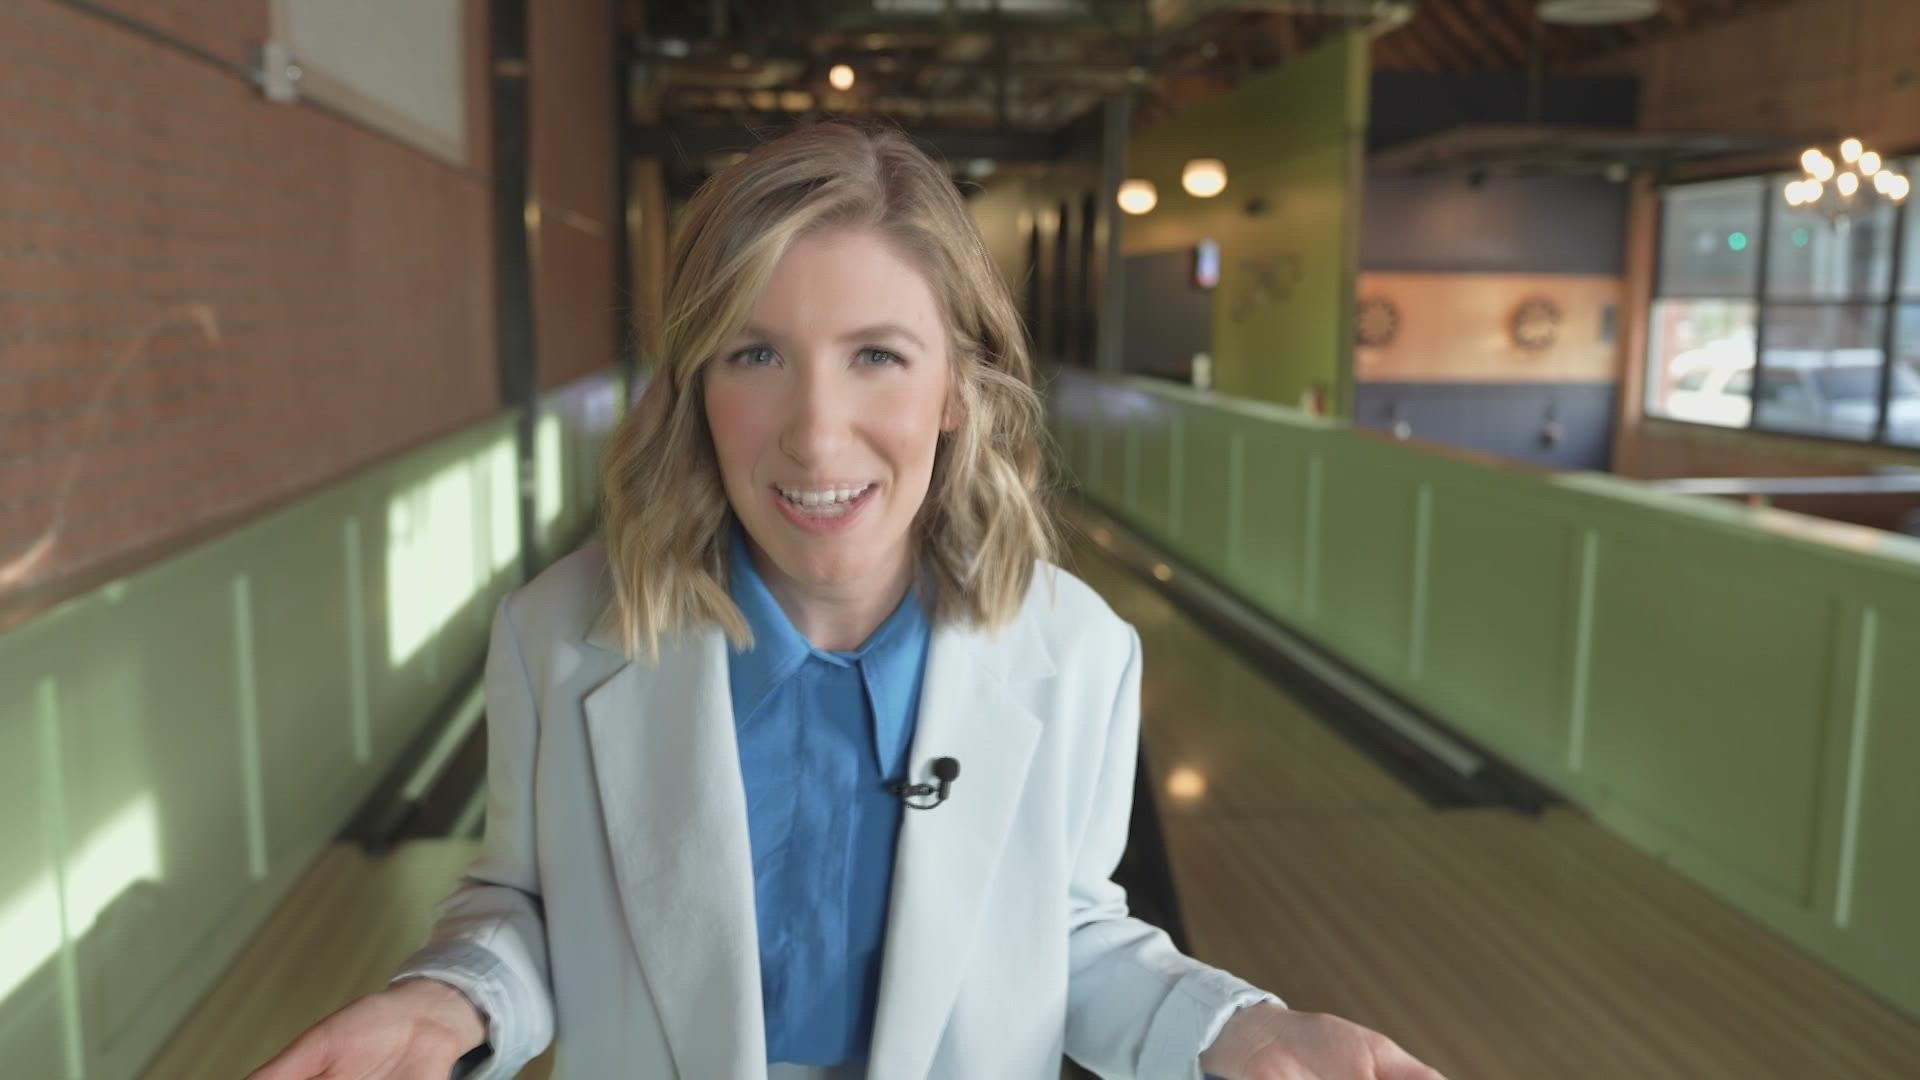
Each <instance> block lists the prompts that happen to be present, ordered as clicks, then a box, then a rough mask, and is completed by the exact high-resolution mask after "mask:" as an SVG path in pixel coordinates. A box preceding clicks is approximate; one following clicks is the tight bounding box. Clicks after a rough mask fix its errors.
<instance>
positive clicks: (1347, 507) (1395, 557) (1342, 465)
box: [1314, 448, 1418, 677]
mask: <svg viewBox="0 0 1920 1080" xmlns="http://www.w3.org/2000/svg"><path fill="white" fill-rule="evenodd" d="M1367 449H1371V448H1367ZM1415 487H1416V485H1415V481H1414V478H1413V477H1412V476H1411V475H1409V474H1408V473H1407V472H1406V471H1405V470H1400V469H1395V468H1394V467H1393V463H1391V462H1387V461H1384V460H1382V459H1381V455H1378V454H1368V453H1356V454H1335V455H1329V456H1328V457H1327V458H1326V466H1325V481H1324V483H1323V485H1322V495H1321V500H1322V512H1321V515H1320V559H1319V561H1320V581H1319V589H1318V591H1317V592H1316V594H1315V599H1314V610H1315V612H1316V618H1315V621H1314V626H1315V628H1316V630H1317V632H1318V633H1319V634H1320V635H1321V636H1323V637H1324V638H1325V639H1326V641H1327V642H1328V643H1329V644H1331V645H1333V646H1334V647H1335V648H1337V649H1338V650H1339V651H1340V652H1341V653H1342V654H1344V655H1346V656H1348V657H1350V658H1351V659H1353V660H1354V661H1356V662H1358V663H1359V664H1361V665H1362V666H1364V667H1366V668H1368V669H1369V670H1373V671H1393V672H1396V673H1399V674H1400V675H1402V676H1403V677H1404V676H1405V675H1406V674H1408V671H1407V668H1408V662H1409V658H1410V657H1411V655H1412V654H1411V648H1412V642H1413V635H1412V625H1413V621H1414V615H1415V610H1414V596H1415V593H1414V588H1413V585H1414V573H1413V572H1414V560H1415V551H1416V547H1415V540H1416V539H1417V538H1416V536H1415V516H1416V513H1417V512H1418V504H1417V502H1416V497H1415Z"/></svg>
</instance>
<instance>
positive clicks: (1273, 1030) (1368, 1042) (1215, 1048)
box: [1200, 1001, 1443, 1080]
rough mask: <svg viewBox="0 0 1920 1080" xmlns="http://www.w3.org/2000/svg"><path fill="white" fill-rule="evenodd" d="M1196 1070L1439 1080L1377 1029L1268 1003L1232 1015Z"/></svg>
mask: <svg viewBox="0 0 1920 1080" xmlns="http://www.w3.org/2000/svg"><path fill="white" fill-rule="evenodd" d="M1200 1067H1201V1069H1202V1070H1204V1071H1205V1072H1207V1073H1208V1074H1209V1075H1213V1076H1220V1077H1224V1078H1225V1080H1443V1078H1442V1077H1441V1076H1440V1074H1439V1073H1437V1072H1435V1071H1434V1070H1433V1069H1430V1068H1428V1067H1427V1066H1425V1065H1422V1064H1421V1063H1420V1062H1418V1061H1416V1060H1414V1057H1413V1055H1411V1054H1409V1053H1407V1052H1406V1051H1405V1050H1402V1049H1400V1047H1399V1046H1397V1045H1395V1043H1394V1041H1393V1040H1392V1039H1389V1038H1387V1037H1386V1036H1385V1035H1382V1034H1380V1033H1379V1032H1377V1031H1370V1030H1368V1029H1366V1028H1363V1027H1361V1026H1360V1025H1359V1024H1355V1023H1353V1022H1351V1021H1348V1020H1342V1019H1340V1018H1339V1017H1337V1016H1328V1015H1327V1014H1326V1013H1310V1012H1294V1011H1293V1010H1292V1009H1288V1008H1284V1007H1282V1006H1279V1005H1275V1004H1274V1003H1273V1002H1271V1001H1266V1002H1261V1003H1260V1004H1258V1005H1250V1006H1248V1007H1246V1008H1244V1009H1241V1010H1239V1011H1237V1012H1235V1013H1234V1014H1233V1018H1232V1019H1230V1020H1228V1021H1227V1026H1226V1027H1224V1028H1222V1029H1221V1031H1220V1036H1219V1038H1217V1039H1215V1040H1214V1041H1213V1045H1212V1046H1210V1047H1208V1048H1207V1051H1206V1053H1203V1054H1201V1055H1200Z"/></svg>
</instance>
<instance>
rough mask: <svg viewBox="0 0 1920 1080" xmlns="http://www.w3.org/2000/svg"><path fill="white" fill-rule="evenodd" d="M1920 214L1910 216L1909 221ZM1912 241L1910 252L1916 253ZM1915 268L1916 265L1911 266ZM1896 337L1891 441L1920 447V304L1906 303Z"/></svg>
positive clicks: (1890, 400) (1889, 419) (1889, 428)
mask: <svg viewBox="0 0 1920 1080" xmlns="http://www.w3.org/2000/svg"><path fill="white" fill-rule="evenodd" d="M1915 218H1920V214H1913V213H1909V214H1908V215H1907V219H1908V221H1909V222H1911V221H1913V220H1914V219H1915ZM1912 242H1913V241H1912V238H1911V237H1909V238H1908V244H1909V246H1908V248H1907V250H1908V251H1910V252H1911V251H1913V247H1912V246H1911V244H1912ZM1908 265H1909V266H1912V265H1913V264H1912V263H1909V264H1908ZM1898 318H1899V326H1898V327H1897V328H1896V331H1895V334H1894V342H1895V344H1894V353H1893V366H1892V368H1891V369H1890V374H1889V378H1891V379H1892V380H1893V387H1892V393H1891V394H1889V395H1888V401H1887V438H1888V440H1890V441H1892V442H1896V443H1900V444H1902V445H1904V446H1920V303H1910V304H1902V305H1900V309H1899V316H1898Z"/></svg>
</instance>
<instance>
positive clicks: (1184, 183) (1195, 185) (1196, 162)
mask: <svg viewBox="0 0 1920 1080" xmlns="http://www.w3.org/2000/svg"><path fill="white" fill-rule="evenodd" d="M1180 186H1181V187H1183V188H1186V189H1187V194H1189V195H1191V196H1193V197H1194V198H1196V199H1211V198H1213V197H1214V196H1215V195H1218V194H1220V193H1221V192H1222V191H1225V190H1227V166H1226V163H1225V162H1222V161H1221V160H1220V159H1219V158H1194V159H1193V160H1192V161H1189V162H1187V167H1186V168H1184V169H1182V170H1180Z"/></svg>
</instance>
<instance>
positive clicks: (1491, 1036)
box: [1069, 544, 1920, 1080]
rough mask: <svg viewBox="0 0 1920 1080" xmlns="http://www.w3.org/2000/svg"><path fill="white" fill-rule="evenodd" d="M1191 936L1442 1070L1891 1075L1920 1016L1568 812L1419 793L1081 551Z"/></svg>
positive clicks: (1290, 997) (1075, 563) (1092, 553)
mask: <svg viewBox="0 0 1920 1080" xmlns="http://www.w3.org/2000/svg"><path fill="white" fill-rule="evenodd" d="M1069 566H1070V567H1071V568H1072V569H1073V570H1074V571H1075V572H1076V573H1078V574H1079V575H1080V576H1081V577H1083V578H1085V579H1086V580H1087V581H1088V582H1089V583H1091V584H1092V585H1093V586H1094V587H1095V588H1097V589H1099V590H1100V591H1101V592H1102V593H1103V594H1104V595H1105V596H1106V597H1107V599H1108V602H1109V603H1111V604H1112V605H1113V606H1114V609H1115V610H1116V611H1118V612H1119V613H1120V615H1121V616H1122V617H1124V618H1126V619H1128V620H1129V621H1131V622H1132V623H1133V624H1134V625H1135V626H1137V627H1138V628H1139V629H1140V633H1141V639H1142V642H1143V646H1144V649H1145V664H1146V669H1145V680H1144V685H1143V688H1142V697H1143V702H1144V716H1143V721H1142V724H1143V735H1142V738H1143V740H1144V742H1145V746H1146V760H1147V769H1148V773H1149V777H1150V779H1151V781H1152V786H1153V790H1154V792H1155V797H1156V799H1157V801H1158V804H1159V807H1160V817H1161V827H1162V832H1163V834H1164V836H1165V840H1166V844H1167V848H1168V857H1169V858H1168V861H1169V864H1170V866H1171V868H1172V873H1173V879H1174V887H1175V890H1176V892H1177V894H1178V898H1179V904H1180V908H1181V912H1182V915H1183V917H1184V920H1185V924H1186V932H1187V935H1188V939H1189V942H1190V946H1191V948H1192V950H1193V952H1194V953H1195V954H1196V955H1198V956H1200V957H1201V958H1203V959H1206V960H1208V961H1210V962H1213V963H1217V964H1220V965H1221V966H1223V967H1226V968H1228V969H1230V970H1232V971H1234V972H1235V973H1237V974H1239V975H1242V976H1244V977H1246V978H1248V979H1250V980H1252V981H1254V982H1255V983H1258V984H1260V985H1263V986H1266V987H1268V988H1270V989H1272V990H1273V991H1274V992H1276V993H1278V994H1280V995H1281V996H1282V997H1284V998H1286V999H1287V1001H1288V1003H1289V1004H1291V1005H1292V1006H1294V1007H1295V1008H1299V1009H1307V1010H1312V1011H1316V1012H1330V1013H1334V1014H1337V1015H1340V1016H1344V1017H1347V1018H1349V1019H1352V1020H1355V1021H1357V1022H1360V1023H1363V1024H1366V1025H1367V1026H1369V1027H1373V1028H1376V1029H1377V1030H1380V1031H1382V1032H1385V1033H1386V1034H1388V1035H1389V1036H1391V1037H1393V1038H1394V1039H1395V1040H1397V1041H1399V1042H1400V1043H1401V1044H1402V1045H1404V1046H1406V1047H1407V1048H1408V1049H1409V1050H1411V1051H1413V1052H1414V1053H1415V1054H1416V1055H1418V1056H1419V1057H1421V1058H1422V1059H1423V1060H1425V1061H1427V1062H1428V1063H1430V1064H1432V1065H1434V1066H1435V1067H1436V1068H1439V1069H1440V1070H1441V1071H1442V1072H1443V1073H1445V1074H1446V1075H1447V1076H1448V1077H1449V1078H1451V1080H1461V1078H1482V1077H1484V1078H1509V1077H1511V1078H1514V1080H1523V1078H1524V1080H1539V1078H1544V1077H1594V1078H1612V1077H1621V1078H1648V1077H1688V1078H1714V1080H1717V1078H1734V1077H1739V1078H1747V1077H1783V1078H1785V1077H1792V1078H1795V1080H1802V1078H1814V1077H1820V1078H1825V1077H1849V1078H1852V1077H1908V1076H1913V1075H1916V1067H1915V1065H1914V1063H1915V1062H1916V1061H1920V1020H1917V1019H1916V1018H1914V1017H1911V1016H1908V1015H1906V1014H1904V1013H1902V1012H1900V1011H1899V1010H1897V1009H1895V1008H1893V1007H1892V1006H1890V1005H1888V1004H1887V1003H1885V1002H1883V1001H1882V1000H1880V999H1879V998H1877V997H1874V996H1873V995H1872V994H1870V993H1868V992H1867V991H1865V990H1863V989H1861V988H1860V987H1858V986H1857V985H1856V984H1854V983H1852V982H1850V981H1848V980H1847V979H1845V978H1844V977H1843V976H1841V975H1839V974H1838V973H1836V972H1834V971H1832V970H1831V969H1829V968H1827V967H1825V966H1824V965H1822V964H1821V963H1820V962H1818V961H1816V960H1814V959H1813V958H1811V957H1809V956H1808V955H1806V954H1805V953H1803V952H1801V951H1800V950H1799V949H1798V948H1796V947H1795V946H1793V945H1792V944H1791V943H1789V942H1787V941H1786V940H1784V939H1782V938H1780V937H1779V936H1777V935H1775V934H1774V933H1773V932H1771V931H1769V930H1767V929H1766V928H1765V927H1762V926H1761V925H1759V924H1758V923H1755V922H1753V921H1752V920H1751V919H1749V918H1747V917H1746V916H1745V915H1742V914H1741V913H1739V912H1738V911H1736V910H1735V909H1733V908H1732V907H1729V906H1728V905H1726V904H1724V903H1723V902H1721V901H1719V900H1717V899H1715V898H1714V897H1713V896H1712V895H1710V894H1708V893H1707V892H1706V891H1705V890H1703V889H1701V888H1699V887H1698V886H1696V885H1694V884H1693V883H1692V882H1691V881H1689V880H1688V879H1686V878H1684V877H1682V876H1680V875H1679V874H1677V873H1676V872H1674V871H1672V870H1669V869H1668V868H1666V867H1665V866H1663V865H1662V864H1661V863H1659V862H1658V861H1657V860H1655V859H1653V858H1650V857H1648V856H1646V855H1644V854H1642V853H1641V852H1639V851H1638V850H1636V849H1634V848H1631V847H1629V846H1628V845H1627V844H1626V843H1625V842H1623V841H1621V840H1619V839H1617V838H1615V837H1614V836H1613V835H1612V834H1611V833H1609V832H1607V831H1605V830H1604V829H1602V828H1600V827H1599V826H1597V825H1595V824H1594V823H1593V822H1592V821H1590V820H1589V819H1587V818H1586V817H1585V816H1584V815H1583V814H1581V813H1580V812H1579V811H1578V810H1575V809H1572V808H1569V807H1555V808H1552V809H1550V810H1549V811H1548V812H1547V813H1545V814H1544V815H1542V816H1541V817H1539V818H1535V819H1530V818H1526V817H1523V816H1521V815H1518V814H1514V813H1510V812H1507V811H1503V810H1489V809H1475V810H1452V811H1435V810H1432V809H1429V808H1428V807H1427V806H1426V804H1425V803H1423V802H1422V801H1421V800H1420V799H1418V798H1416V797H1415V796H1414V795H1412V794H1411V793H1409V792H1406V791H1405V790H1404V789H1402V788H1401V787H1400V786H1399V784H1398V783H1397V782H1396V781H1394V780H1393V779H1392V778H1391V777H1390V776H1389V775H1388V774H1387V773H1386V772H1384V771H1382V770H1381V769H1380V768H1379V767H1378V766H1376V765H1375V764H1374V763H1373V762H1372V761H1371V760H1370V759H1368V758H1367V757H1366V756H1365V755H1363V754H1361V753H1360V752H1359V751H1357V750H1355V749H1353V748H1352V746H1351V745H1350V744H1348V743H1347V742H1346V741H1344V740H1343V739H1341V738H1340V737H1338V736H1336V735H1334V734H1332V733H1331V732H1330V731H1329V730H1328V729H1327V727H1326V725H1325V724H1324V723H1323V722H1322V721H1321V720H1319V719H1318V718H1316V717H1315V716H1313V715H1312V714H1310V713H1309V712H1307V711H1306V710H1304V709H1302V708H1301V707H1300V706H1299V705H1298V704H1296V703H1295V702H1293V701H1292V700H1290V699H1289V698H1288V697H1287V696H1286V695H1285V694H1284V693H1282V692H1281V691H1280V690H1279V689H1278V688H1276V687H1275V686H1274V685H1273V684H1272V683H1271V682H1269V681H1268V680H1267V679H1266V677H1265V676H1264V675H1262V674H1261V673H1260V672H1259V671H1258V670H1256V669H1255V667H1254V666H1253V665H1251V664H1249V663H1248V662H1247V661H1246V660H1244V659H1243V658H1242V657H1241V656H1240V655H1239V654H1237V653H1235V652H1233V651H1231V650H1229V649H1227V648H1225V647H1223V646H1222V645H1220V644H1219V643H1218V642H1217V641H1215V640H1214V639H1213V638H1212V637H1210V636H1209V635H1208V634H1207V633H1206V632H1205V631H1204V630H1203V629H1202V628H1200V627H1199V626H1198V625H1196V624H1195V623H1194V622H1192V621H1191V620H1189V619H1188V618H1187V617H1186V616H1185V615H1184V614H1183V613H1182V612H1180V611H1179V610H1177V609H1175V608H1174V607H1173V606H1172V605H1171V604H1169V603H1168V602H1167V601H1166V600H1165V599H1164V598H1162V597H1161V595H1160V594H1159V592H1158V591H1157V590H1156V589H1154V588H1152V587H1150V586H1149V585H1148V584H1147V583H1144V582H1142V581H1141V580H1140V579H1138V578H1137V577H1135V576H1133V575H1132V574H1131V573H1129V572H1128V571H1126V570H1124V569H1122V568H1121V567H1120V566H1119V565H1118V564H1117V563H1114V562H1112V561H1110V560H1109V559H1108V558H1107V557H1106V556H1105V555H1103V554H1102V553H1101V552H1100V550H1099V549H1098V548H1096V547H1094V546H1092V545H1090V544H1083V545H1077V546H1076V547H1075V549H1074V550H1073V552H1072V553H1071V555H1070V559H1069Z"/></svg>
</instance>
